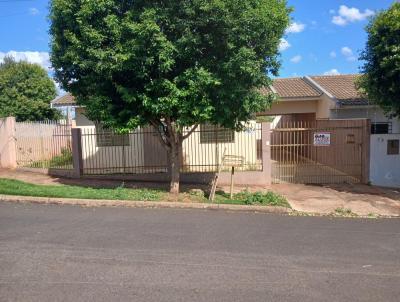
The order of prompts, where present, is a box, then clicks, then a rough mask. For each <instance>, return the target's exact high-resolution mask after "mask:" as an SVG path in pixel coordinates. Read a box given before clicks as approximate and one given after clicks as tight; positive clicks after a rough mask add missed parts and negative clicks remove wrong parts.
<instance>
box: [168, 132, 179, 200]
mask: <svg viewBox="0 0 400 302" xmlns="http://www.w3.org/2000/svg"><path fill="white" fill-rule="evenodd" d="M169 157H170V158H169V163H170V175H171V183H170V193H172V194H179V181H180V174H181V161H182V140H181V139H180V138H179V139H178V140H177V141H174V142H173V143H172V144H171V149H170V152H169Z"/></svg>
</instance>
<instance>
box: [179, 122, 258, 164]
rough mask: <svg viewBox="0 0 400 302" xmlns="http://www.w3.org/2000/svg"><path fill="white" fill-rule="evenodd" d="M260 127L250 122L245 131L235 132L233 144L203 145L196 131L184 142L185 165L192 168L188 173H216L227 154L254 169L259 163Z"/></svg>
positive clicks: (199, 134) (198, 132)
mask: <svg viewBox="0 0 400 302" xmlns="http://www.w3.org/2000/svg"><path fill="white" fill-rule="evenodd" d="M259 127H260V125H258V126H257V123H256V122H255V121H252V122H249V123H248V124H246V130H245V131H243V132H235V135H234V136H235V137H234V141H233V142H232V143H203V142H201V140H200V136H201V133H200V131H196V132H194V133H193V134H192V135H191V136H190V137H189V138H188V139H186V140H185V141H184V142H183V165H184V166H188V167H189V166H190V167H189V168H188V171H195V172H198V171H199V170H200V171H202V172H203V171H204V172H207V171H214V170H215V167H217V166H218V165H219V164H220V162H221V159H222V157H223V155H224V154H225V155H234V156H238V157H241V158H242V159H243V162H244V164H245V167H246V168H247V169H249V168H252V165H255V164H256V163H257V140H261V131H260V128H259ZM207 166H209V167H207ZM246 168H245V169H246ZM253 168H254V167H253Z"/></svg>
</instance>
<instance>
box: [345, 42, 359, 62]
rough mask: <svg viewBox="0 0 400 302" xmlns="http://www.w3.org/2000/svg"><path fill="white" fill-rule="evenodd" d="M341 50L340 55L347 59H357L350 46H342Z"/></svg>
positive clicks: (352, 60) (351, 60)
mask: <svg viewBox="0 0 400 302" xmlns="http://www.w3.org/2000/svg"><path fill="white" fill-rule="evenodd" d="M341 52H342V55H344V56H345V57H346V60H347V61H350V62H354V61H356V60H357V59H356V57H355V56H354V54H353V50H352V49H351V48H350V47H347V46H345V47H342V49H341Z"/></svg>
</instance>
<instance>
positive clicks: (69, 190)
mask: <svg viewBox="0 0 400 302" xmlns="http://www.w3.org/2000/svg"><path fill="white" fill-rule="evenodd" d="M0 194H5V195H19V196H38V197H58V198H77V199H110V200H139V201H146V200H147V201H156V200H161V199H162V197H163V196H164V193H163V192H161V191H158V190H150V189H126V188H121V187H118V188H115V189H97V188H86V187H79V186H47V185H46V186H45V185H35V184H30V183H26V182H22V181H19V180H13V179H0Z"/></svg>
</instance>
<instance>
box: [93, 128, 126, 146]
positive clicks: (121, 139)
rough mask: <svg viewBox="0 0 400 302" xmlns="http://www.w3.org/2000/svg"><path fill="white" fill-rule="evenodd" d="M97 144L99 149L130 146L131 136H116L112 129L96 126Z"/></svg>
mask: <svg viewBox="0 0 400 302" xmlns="http://www.w3.org/2000/svg"><path fill="white" fill-rule="evenodd" d="M96 142H97V146H98V147H121V146H129V134H116V133H114V131H113V130H111V129H104V128H103V127H102V126H101V125H96Z"/></svg>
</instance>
